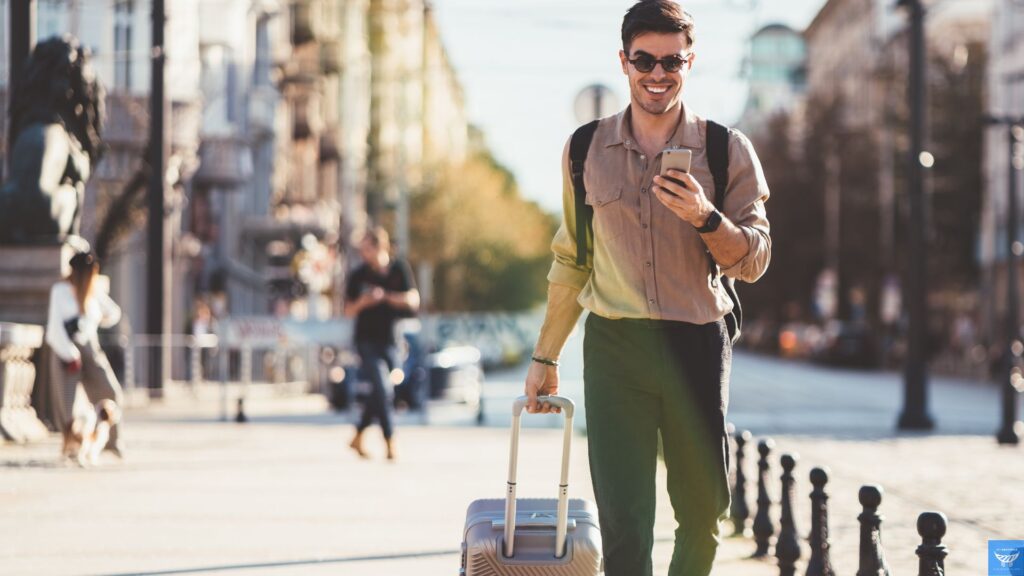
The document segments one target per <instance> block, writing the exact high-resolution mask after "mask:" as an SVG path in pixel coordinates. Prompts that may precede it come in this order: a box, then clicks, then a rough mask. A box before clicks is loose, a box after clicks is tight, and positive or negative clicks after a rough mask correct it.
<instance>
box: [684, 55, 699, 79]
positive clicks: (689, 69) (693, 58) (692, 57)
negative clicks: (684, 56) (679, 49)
mask: <svg viewBox="0 0 1024 576" xmlns="http://www.w3.org/2000/svg"><path fill="white" fill-rule="evenodd" d="M696 61H697V53H696V52H690V61H689V62H688V63H687V64H686V73H687V74H689V73H690V72H692V71H693V63H694V62H696Z"/></svg>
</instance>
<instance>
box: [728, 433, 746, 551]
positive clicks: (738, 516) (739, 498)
mask: <svg viewBox="0 0 1024 576" xmlns="http://www.w3.org/2000/svg"><path fill="white" fill-rule="evenodd" d="M750 438H751V434H750V432H749V431H747V430H743V431H742V432H737V433H736V483H735V484H734V485H733V489H732V506H731V507H730V510H729V516H730V517H731V518H732V527H733V535H734V536H746V535H747V531H748V529H747V520H748V519H749V518H750V506H749V505H748V504H747V475H746V474H745V473H744V472H743V460H744V459H745V452H746V445H747V443H748V442H750Z"/></svg>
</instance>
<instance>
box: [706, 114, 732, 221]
mask: <svg viewBox="0 0 1024 576" xmlns="http://www.w3.org/2000/svg"><path fill="white" fill-rule="evenodd" d="M707 131H708V134H707V139H708V167H709V168H711V177H712V178H713V179H714V181H715V208H718V210H719V211H721V210H722V209H723V207H724V206H725V191H726V190H727V189H728V188H729V129H728V128H726V127H725V126H722V125H721V124H719V123H718V122H715V121H714V120H708V121H707Z"/></svg>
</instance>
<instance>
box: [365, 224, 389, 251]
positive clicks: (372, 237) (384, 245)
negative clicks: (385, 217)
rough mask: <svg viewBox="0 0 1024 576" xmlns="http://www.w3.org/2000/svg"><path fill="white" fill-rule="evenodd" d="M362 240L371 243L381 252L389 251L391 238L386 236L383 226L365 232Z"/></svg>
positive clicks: (386, 232)
mask: <svg viewBox="0 0 1024 576" xmlns="http://www.w3.org/2000/svg"><path fill="white" fill-rule="evenodd" d="M363 239H365V240H369V241H370V242H373V245H374V246H376V247H378V248H380V249H381V250H384V251H387V250H390V249H391V238H390V236H388V231H387V230H385V229H384V227H383V226H374V227H372V228H370V229H369V230H367V231H366V234H364V235H363Z"/></svg>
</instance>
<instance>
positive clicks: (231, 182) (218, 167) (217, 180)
mask: <svg viewBox="0 0 1024 576" xmlns="http://www.w3.org/2000/svg"><path fill="white" fill-rule="evenodd" d="M199 158H200V163H199V169H198V170H197V171H196V173H195V176H194V177H193V179H194V180H195V182H196V183H197V184H201V185H206V186H210V187H216V188H220V189H225V190H229V189H237V188H238V187H239V186H241V185H242V184H245V183H246V182H248V181H249V178H251V177H252V153H251V151H250V150H249V147H248V146H247V145H246V143H245V141H244V140H241V139H239V138H234V137H225V138H217V137H206V138H203V143H202V145H200V147H199Z"/></svg>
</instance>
